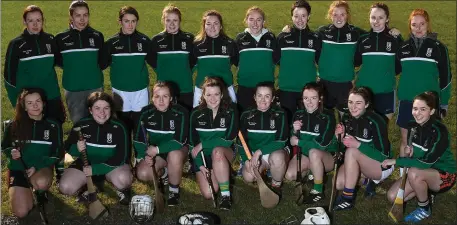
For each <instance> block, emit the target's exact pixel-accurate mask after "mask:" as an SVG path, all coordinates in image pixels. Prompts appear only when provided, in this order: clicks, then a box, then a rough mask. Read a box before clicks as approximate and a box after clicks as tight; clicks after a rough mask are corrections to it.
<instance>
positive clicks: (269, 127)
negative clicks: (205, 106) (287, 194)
mask: <svg viewBox="0 0 457 225" xmlns="http://www.w3.org/2000/svg"><path fill="white" fill-rule="evenodd" d="M254 99H255V102H256V107H255V108H251V109H248V110H247V111H245V112H243V114H242V115H241V118H240V131H241V133H242V134H243V137H244V139H245V140H246V144H247V145H248V147H249V149H244V148H243V147H241V146H239V152H240V156H241V160H242V161H243V162H244V165H243V169H242V174H243V179H244V180H245V181H246V182H253V181H255V176H254V174H253V169H256V167H258V169H259V171H260V172H262V171H263V170H265V169H270V171H271V176H272V181H271V184H272V186H273V187H274V188H275V190H276V191H277V192H280V188H281V184H282V180H283V177H284V174H285V173H286V170H287V163H288V160H289V156H288V154H289V152H287V151H286V150H285V145H286V141H287V139H288V137H289V128H288V123H287V115H286V113H285V112H284V110H283V109H282V108H281V107H279V106H276V105H273V103H272V102H273V100H274V86H273V83H272V82H262V83H259V84H257V87H256V93H255V96H254ZM274 104H275V103H274ZM245 151H250V153H251V155H252V158H251V159H249V158H247V154H246V152H245Z"/></svg>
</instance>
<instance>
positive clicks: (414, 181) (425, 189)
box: [382, 92, 457, 222]
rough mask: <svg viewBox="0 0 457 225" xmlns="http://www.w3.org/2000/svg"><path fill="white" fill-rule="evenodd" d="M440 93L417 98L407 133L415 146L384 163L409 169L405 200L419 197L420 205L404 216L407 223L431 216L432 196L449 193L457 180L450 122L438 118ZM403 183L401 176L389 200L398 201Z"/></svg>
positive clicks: (407, 148)
mask: <svg viewBox="0 0 457 225" xmlns="http://www.w3.org/2000/svg"><path fill="white" fill-rule="evenodd" d="M436 96H437V95H436V94H434V93H432V92H425V93H422V94H419V95H417V96H416V97H415V98H414V100H413V109H412V115H413V117H414V120H411V121H410V122H409V123H408V136H407V137H408V140H411V141H412V142H411V144H412V145H411V146H407V147H406V148H405V149H404V151H405V156H404V157H401V156H400V157H399V158H397V159H388V160H385V161H384V162H383V164H382V165H383V166H390V165H397V166H400V167H405V168H406V167H407V168H408V176H407V181H406V186H405V189H404V196H405V197H404V200H405V202H406V201H409V200H411V199H412V198H414V197H416V198H417V202H418V206H419V207H418V208H417V209H416V210H414V211H413V212H411V213H410V214H409V215H407V216H406V217H405V218H404V220H405V221H406V222H419V221H421V220H423V219H426V218H428V217H430V216H431V204H433V199H431V200H429V195H430V194H437V193H443V192H446V191H448V190H449V189H451V188H452V187H453V186H454V185H455V182H456V177H457V169H456V161H455V156H454V155H453V153H452V150H451V145H450V140H451V137H450V134H449V132H448V129H447V128H446V125H444V124H443V123H442V122H441V121H440V120H439V119H438V118H439V114H438V113H439V111H438V109H439V103H438V101H437V99H436ZM437 103H438V104H437ZM411 135H413V136H412V137H411ZM401 172H404V171H401ZM418 178H420V179H418ZM400 183H401V178H400V179H398V180H397V181H396V182H395V183H394V184H393V185H392V187H391V188H390V189H389V191H388V193H387V196H388V199H389V201H391V202H394V201H396V199H395V198H396V196H397V192H398V189H399V187H400ZM430 192H431V193H430ZM429 201H431V202H429Z"/></svg>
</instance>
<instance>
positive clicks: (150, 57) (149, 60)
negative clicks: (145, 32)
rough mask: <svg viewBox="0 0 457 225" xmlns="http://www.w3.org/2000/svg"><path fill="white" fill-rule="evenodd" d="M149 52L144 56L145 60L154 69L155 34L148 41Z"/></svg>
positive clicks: (155, 65) (155, 66) (155, 61)
mask: <svg viewBox="0 0 457 225" xmlns="http://www.w3.org/2000/svg"><path fill="white" fill-rule="evenodd" d="M149 44H150V47H149V52H148V55H147V56H146V62H147V63H148V64H149V65H150V66H151V67H152V68H153V69H154V70H155V69H156V68H157V52H158V51H157V50H158V49H157V36H154V37H152V39H151V41H150V42H149Z"/></svg>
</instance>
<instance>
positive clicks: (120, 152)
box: [65, 116, 130, 175]
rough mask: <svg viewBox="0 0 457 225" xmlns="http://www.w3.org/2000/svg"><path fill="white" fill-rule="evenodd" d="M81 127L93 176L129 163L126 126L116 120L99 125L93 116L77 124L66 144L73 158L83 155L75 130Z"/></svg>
mask: <svg viewBox="0 0 457 225" xmlns="http://www.w3.org/2000/svg"><path fill="white" fill-rule="evenodd" d="M76 127H80V128H81V133H82V135H83V137H84V139H85V140H86V154H87V160H88V161H89V165H91V167H92V175H105V174H107V173H109V172H111V171H112V170H114V169H116V168H117V167H119V166H122V165H124V164H125V163H126V161H127V153H128V152H129V150H128V149H129V148H130V143H129V141H130V140H129V139H128V138H129V136H130V135H129V134H128V131H127V129H126V128H125V125H124V124H123V123H122V122H121V121H120V120H119V119H116V118H110V119H109V120H108V121H106V122H105V123H104V124H99V123H97V122H96V121H95V120H94V119H93V118H92V116H89V117H85V118H83V119H81V120H80V121H78V122H76V123H75V125H74V126H73V129H72V130H71V132H70V135H69V136H68V139H67V140H66V142H65V150H66V152H67V153H68V154H70V155H71V156H73V158H79V157H81V159H82V155H81V153H80V152H79V151H78V148H77V145H76V144H77V142H78V140H79V136H78V132H76V131H74V128H76Z"/></svg>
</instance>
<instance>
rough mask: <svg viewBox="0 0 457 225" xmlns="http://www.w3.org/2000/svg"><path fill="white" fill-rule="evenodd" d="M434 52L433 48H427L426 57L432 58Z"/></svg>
mask: <svg viewBox="0 0 457 225" xmlns="http://www.w3.org/2000/svg"><path fill="white" fill-rule="evenodd" d="M432 51H433V49H432V48H427V53H426V54H425V55H426V56H427V57H430V56H432Z"/></svg>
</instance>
